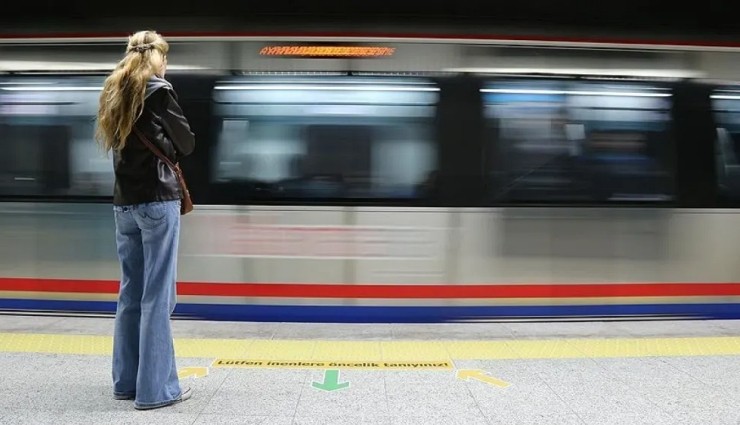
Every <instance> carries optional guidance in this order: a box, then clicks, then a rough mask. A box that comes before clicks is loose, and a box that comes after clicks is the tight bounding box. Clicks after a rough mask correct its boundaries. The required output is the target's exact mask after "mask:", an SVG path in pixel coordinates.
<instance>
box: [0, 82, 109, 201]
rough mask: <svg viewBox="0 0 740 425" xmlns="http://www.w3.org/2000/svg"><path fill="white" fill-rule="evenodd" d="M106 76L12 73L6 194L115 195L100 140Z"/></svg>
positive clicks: (2, 172)
mask: <svg viewBox="0 0 740 425" xmlns="http://www.w3.org/2000/svg"><path fill="white" fill-rule="evenodd" d="M102 81H103V77H100V76H72V77H49V76H43V77H41V76H40V77H35V76H34V77H30V76H22V77H17V78H16V77H11V78H6V79H4V80H2V81H1V83H2V84H0V144H2V149H3V152H4V154H3V155H0V195H4V196H42V197H43V196H110V194H111V193H112V187H113V170H112V165H111V160H110V158H105V157H104V156H103V155H101V151H100V150H99V149H97V146H96V144H95V142H94V139H93V138H94V131H95V115H96V113H97V102H98V96H99V91H100V87H101V86H102Z"/></svg>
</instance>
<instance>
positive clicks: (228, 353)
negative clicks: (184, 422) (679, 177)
mask: <svg viewBox="0 0 740 425" xmlns="http://www.w3.org/2000/svg"><path fill="white" fill-rule="evenodd" d="M112 347H113V339H112V337H110V336H96V335H68V334H32V333H0V352H6V353H47V354H74V355H101V356H108V355H110V354H111V352H112ZM175 351H176V355H177V356H178V357H181V358H232V359H233V358H236V359H238V358H251V359H261V360H266V361H269V360H275V361H343V362H373V361H375V362H377V361H395V362H403V361H407V362H411V361H439V362H446V361H452V360H493V359H566V358H590V357H647V356H719V355H740V337H737V336H721V337H686V338H579V339H573V338H568V339H541V340H459V341H458V340H437V341H422V340H411V341H409V340H404V341H327V340H264V339H203V338H177V339H175Z"/></svg>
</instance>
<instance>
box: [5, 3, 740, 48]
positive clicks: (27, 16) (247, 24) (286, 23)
mask: <svg viewBox="0 0 740 425" xmlns="http://www.w3.org/2000/svg"><path fill="white" fill-rule="evenodd" d="M136 3H140V4H138V5H137V4H135V3H132V2H126V1H121V2H115V1H100V0H98V1H89V0H88V1H81V0H67V1H60V0H34V1H29V2H13V5H12V8H11V7H7V8H4V9H5V10H4V11H3V13H2V14H1V15H0V23H2V24H3V26H2V27H0V31H5V32H7V31H10V30H12V31H19V30H25V31H43V30H46V29H66V30H69V29H77V30H88V29H89V30H99V29H102V28H105V29H110V30H124V28H125V29H126V30H130V28H129V27H131V26H139V27H140V26H142V25H149V26H157V27H170V28H175V27H177V29H183V30H184V29H188V30H199V29H208V30H213V29H221V30H246V29H250V28H264V27H280V28H291V27H296V26H301V27H314V28H316V29H320V28H326V27H329V26H330V27H331V28H335V29H351V28H355V29H356V28H363V29H364V28H370V29H372V28H380V27H387V26H393V25H402V26H405V25H409V24H412V25H434V26H437V27H445V28H446V29H448V30H468V31H482V32H485V31H491V30H500V29H509V30H526V31H527V32H529V33H533V32H539V33H549V32H563V31H573V30H578V31H587V32H592V33H603V32H615V33H635V34H637V33H639V34H653V35H672V36H684V37H689V36H694V35H701V36H703V37H705V38H706V37H718V38H723V39H735V40H736V39H738V38H739V36H740V13H738V11H737V10H736V9H740V6H738V5H737V4H733V3H737V2H736V1H735V2H732V1H722V0H703V1H701V2H697V1H691V2H687V3H685V4H684V3H680V2H678V1H673V2H667V1H651V0H642V1H637V0H619V1H609V0H508V1H501V0H456V1H450V0H445V1H443V0H424V1H422V0H393V1H388V0H369V1H362V0H261V1H254V0H251V1H249V0H230V1H226V0H207V1H191V0H155V1H147V2H136Z"/></svg>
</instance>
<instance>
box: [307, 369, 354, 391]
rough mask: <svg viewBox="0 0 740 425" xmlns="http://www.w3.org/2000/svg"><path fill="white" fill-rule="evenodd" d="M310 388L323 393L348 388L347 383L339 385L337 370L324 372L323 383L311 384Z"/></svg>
mask: <svg viewBox="0 0 740 425" xmlns="http://www.w3.org/2000/svg"><path fill="white" fill-rule="evenodd" d="M311 386H312V387H314V388H316V389H319V390H324V391H335V390H341V389H343V388H347V387H349V382H342V383H341V384H340V383H339V371H338V370H326V371H324V382H315V381H314V382H313V383H312V384H311Z"/></svg>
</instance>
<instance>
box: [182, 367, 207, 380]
mask: <svg viewBox="0 0 740 425" xmlns="http://www.w3.org/2000/svg"><path fill="white" fill-rule="evenodd" d="M207 375H208V368H207V367H184V368H182V369H180V370H179V371H178V372H177V377H178V378H180V379H184V378H189V377H191V376H192V377H194V378H202V377H204V376H207Z"/></svg>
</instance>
